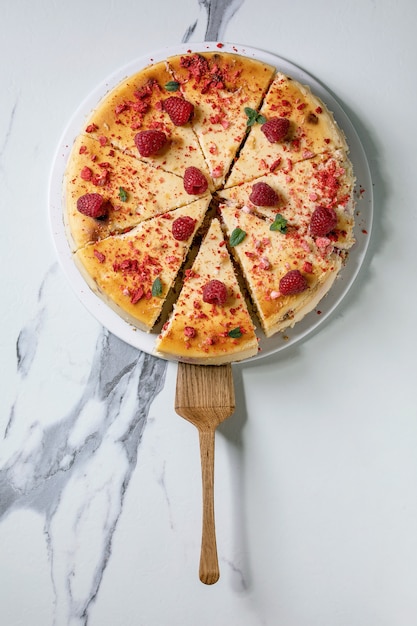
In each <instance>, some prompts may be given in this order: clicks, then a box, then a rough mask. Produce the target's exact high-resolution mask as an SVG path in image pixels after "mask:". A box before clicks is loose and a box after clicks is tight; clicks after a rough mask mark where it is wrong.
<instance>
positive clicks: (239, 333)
mask: <svg viewBox="0 0 417 626" xmlns="http://www.w3.org/2000/svg"><path fill="white" fill-rule="evenodd" d="M227 334H228V335H229V337H232V339H238V338H239V337H241V336H242V331H241V330H240V326H237V327H236V328H232V330H229V332H228V333H227Z"/></svg>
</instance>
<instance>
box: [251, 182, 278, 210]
mask: <svg viewBox="0 0 417 626" xmlns="http://www.w3.org/2000/svg"><path fill="white" fill-rule="evenodd" d="M249 200H250V201H251V202H252V203H253V204H254V205H255V206H276V205H277V204H278V203H279V196H278V194H277V193H276V191H275V190H274V189H272V187H270V186H269V185H268V184H267V183H263V182H259V183H255V184H254V185H253V186H252V191H251V194H250V196H249Z"/></svg>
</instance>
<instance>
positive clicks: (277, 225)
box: [269, 213, 288, 233]
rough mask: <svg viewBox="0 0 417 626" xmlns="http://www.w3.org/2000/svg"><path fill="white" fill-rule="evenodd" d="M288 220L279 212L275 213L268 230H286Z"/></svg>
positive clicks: (282, 231)
mask: <svg viewBox="0 0 417 626" xmlns="http://www.w3.org/2000/svg"><path fill="white" fill-rule="evenodd" d="M287 223H288V220H286V219H285V217H283V216H282V215H281V214H280V213H277V214H276V216H275V219H274V221H273V222H272V224H271V226H270V227H269V230H278V231H279V232H280V233H286V232H287Z"/></svg>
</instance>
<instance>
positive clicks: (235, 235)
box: [229, 228, 246, 248]
mask: <svg viewBox="0 0 417 626" xmlns="http://www.w3.org/2000/svg"><path fill="white" fill-rule="evenodd" d="M245 237H246V233H245V231H244V230H242V229H241V228H235V229H234V231H233V232H232V234H231V235H230V239H229V243H230V245H231V246H232V248H234V246H237V245H238V244H239V243H242V241H243V240H244V238H245Z"/></svg>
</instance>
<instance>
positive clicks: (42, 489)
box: [0, 0, 242, 626]
mask: <svg viewBox="0 0 417 626" xmlns="http://www.w3.org/2000/svg"><path fill="white" fill-rule="evenodd" d="M241 4H242V0H233V1H231V2H229V1H227V0H223V1H220V0H219V1H212V2H210V1H208V0H199V5H200V17H199V19H198V20H197V22H196V23H195V24H193V25H191V26H189V27H188V28H187V30H186V34H185V35H184V38H183V41H189V40H190V39H191V37H193V36H196V34H197V33H198V32H201V30H203V31H204V33H205V34H204V39H205V40H216V39H218V38H219V37H221V36H223V33H224V29H225V27H226V24H227V21H228V20H229V19H230V18H231V17H232V15H233V14H234V13H235V11H236V10H237V9H238V8H239V6H240V5H241ZM15 108H16V107H14V108H13V110H12V111H11V114H10V117H9V128H8V129H6V133H5V135H4V139H3V142H2V145H1V146H0V159H1V156H2V154H3V152H4V151H5V149H6V147H7V142H8V138H9V136H10V133H11V128H12V125H13V119H14V114H15ZM0 165H1V160H0ZM62 289H63V286H62V276H61V274H60V270H59V268H58V266H57V265H54V266H53V267H51V268H50V270H49V271H48V272H47V274H46V275H45V277H44V280H43V281H42V283H41V284H40V286H39V290H38V300H37V309H36V311H35V313H34V315H33V316H32V317H31V318H30V319H28V320H27V323H26V324H25V326H24V327H23V328H22V329H21V330H20V333H19V335H18V337H17V341H16V365H17V378H18V384H17V393H16V397H15V400H14V402H13V403H12V406H10V409H9V414H8V419H7V423H6V428H5V430H4V433H3V443H4V444H6V443H7V446H6V445H3V446H2V452H1V455H0V521H1V520H2V519H5V518H6V517H7V516H8V515H10V514H12V513H13V512H15V511H17V510H19V509H31V510H33V511H36V512H37V513H38V514H40V515H41V516H42V518H43V527H44V536H45V540H46V543H47V548H48V558H49V566H50V575H51V581H52V587H53V593H54V596H55V601H54V619H53V623H54V624H55V625H56V626H58V625H62V624H71V625H72V626H75V625H77V626H81V625H85V624H87V622H88V612H89V607H90V605H91V602H92V601H93V600H94V598H95V597H96V595H97V593H98V591H99V589H100V585H101V582H102V578H103V573H104V571H105V568H106V565H107V563H108V561H109V559H110V558H111V554H112V539H113V535H114V531H115V529H116V527H117V523H118V520H119V518H120V515H121V513H122V511H123V501H124V496H125V493H126V490H127V488H128V486H129V481H130V479H131V476H132V473H133V471H134V470H135V467H136V463H137V458H138V454H140V443H141V439H142V435H143V432H144V429H145V427H146V422H147V417H148V413H149V407H150V406H151V404H152V402H153V400H154V399H155V397H156V395H157V394H158V393H159V391H160V390H161V389H162V388H163V385H164V380H165V373H166V362H165V361H162V360H160V359H157V358H155V357H153V356H150V355H148V354H145V353H142V352H139V351H138V350H136V349H134V348H132V347H130V346H129V345H127V344H125V343H123V342H122V341H120V340H119V339H117V338H116V337H115V336H113V335H112V334H110V333H109V332H107V331H106V330H105V329H99V330H98V332H97V333H96V335H95V336H94V337H92V338H91V340H90V345H87V346H86V347H85V359H86V363H84V364H83V366H82V367H80V364H79V363H77V364H76V363H74V362H73V361H72V359H71V355H61V354H60V349H59V346H56V349H55V351H52V352H51V351H50V350H49V352H48V350H47V348H46V346H49V345H50V343H51V341H50V339H51V336H56V337H57V341H58V342H59V333H60V332H64V329H63V328H62V323H61V321H60V319H61V316H60V313H59V311H54V310H53V309H54V306H56V307H57V308H59V300H60V298H59V293H60V290H62ZM65 323H66V324H67V325H70V324H71V321H70V320H66V322H65ZM73 332H74V331H73ZM57 377H59V379H60V382H61V383H63V389H65V388H66V387H68V388H70V390H71V391H70V392H69V393H68V395H65V397H63V402H62V406H55V407H51V406H49V404H48V403H49V396H48V388H49V386H50V385H53V384H54V382H55V380H56V378H57ZM74 380H75V381H76V384H75V385H74V384H73V383H74ZM5 450H7V453H6V452H5ZM160 480H161V488H162V490H163V491H164V492H165V491H166V487H165V484H164V476H161V479H160ZM97 518H99V519H101V521H102V523H101V525H100V527H99V528H96V529H95V533H94V536H95V541H94V542H92V541H91V528H90V523H91V520H93V519H97Z"/></svg>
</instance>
